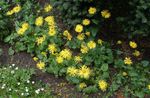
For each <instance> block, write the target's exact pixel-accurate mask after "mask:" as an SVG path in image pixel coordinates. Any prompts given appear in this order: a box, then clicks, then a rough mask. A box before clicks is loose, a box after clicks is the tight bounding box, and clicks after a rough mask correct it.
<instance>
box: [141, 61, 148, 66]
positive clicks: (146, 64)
mask: <svg viewBox="0 0 150 98" xmlns="http://www.w3.org/2000/svg"><path fill="white" fill-rule="evenodd" d="M141 63H142V65H143V66H144V67H147V66H148V65H149V61H146V60H143V61H141Z"/></svg>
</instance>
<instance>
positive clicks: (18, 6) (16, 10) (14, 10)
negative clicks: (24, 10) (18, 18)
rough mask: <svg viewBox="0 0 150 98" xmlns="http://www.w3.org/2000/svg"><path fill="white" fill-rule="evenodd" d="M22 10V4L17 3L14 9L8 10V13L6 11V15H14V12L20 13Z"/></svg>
mask: <svg viewBox="0 0 150 98" xmlns="http://www.w3.org/2000/svg"><path fill="white" fill-rule="evenodd" d="M20 10H21V6H20V5H17V6H15V7H14V8H13V9H12V10H10V11H8V12H7V13H6V15H8V16H9V15H12V14H14V13H18V12H20Z"/></svg>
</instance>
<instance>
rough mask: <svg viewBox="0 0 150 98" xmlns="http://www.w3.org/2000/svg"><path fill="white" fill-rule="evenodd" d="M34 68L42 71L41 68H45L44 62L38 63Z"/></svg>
mask: <svg viewBox="0 0 150 98" xmlns="http://www.w3.org/2000/svg"><path fill="white" fill-rule="evenodd" d="M36 66H37V68H39V69H43V68H45V63H44V62H41V61H40V62H38V63H37V64H36Z"/></svg>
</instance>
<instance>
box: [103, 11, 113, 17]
mask: <svg viewBox="0 0 150 98" xmlns="http://www.w3.org/2000/svg"><path fill="white" fill-rule="evenodd" d="M101 15H102V17H104V18H110V17H111V13H110V12H109V10H103V11H101Z"/></svg>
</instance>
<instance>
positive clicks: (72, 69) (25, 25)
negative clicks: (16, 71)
mask: <svg viewBox="0 0 150 98" xmlns="http://www.w3.org/2000/svg"><path fill="white" fill-rule="evenodd" d="M116 1H117V0H116ZM39 2H41V1H39ZM39 2H38V1H37V2H36V1H32V0H25V1H15V0H12V1H11V2H7V3H6V1H1V4H2V10H1V13H2V15H3V18H4V19H2V20H1V21H2V22H3V23H5V24H3V23H2V27H3V29H7V28H6V27H5V25H7V24H9V21H8V19H10V20H11V21H12V20H13V21H12V24H13V27H12V29H11V28H9V27H8V28H9V29H8V30H9V31H8V32H11V33H10V34H8V35H7V37H6V38H5V40H4V41H5V42H7V43H9V44H11V45H12V47H11V48H10V49H9V50H10V54H11V55H13V54H14V53H15V52H19V51H27V52H28V53H30V54H31V55H32V56H33V59H34V61H36V62H37V65H36V66H37V68H38V69H40V70H42V71H44V72H48V73H52V74H54V75H56V76H63V77H65V78H66V79H67V80H68V81H69V82H70V83H73V84H75V85H76V87H77V90H78V91H81V92H84V93H95V92H98V91H100V92H101V93H103V96H104V97H109V96H112V95H113V94H114V93H115V92H117V91H118V90H120V91H121V92H123V95H124V96H125V97H127V98H128V97H129V96H132V97H140V98H143V97H144V96H145V95H148V94H150V81H149V80H150V76H149V75H150V74H149V72H150V67H149V65H150V64H149V61H148V60H145V59H140V60H139V58H140V56H141V52H142V51H140V50H139V49H140V47H139V45H138V43H136V42H135V41H134V40H129V41H127V42H126V43H127V44H126V46H127V48H128V50H129V51H124V50H123V49H121V48H120V47H121V46H122V45H123V43H125V42H123V41H122V40H121V39H120V40H118V41H117V42H116V43H115V46H116V48H115V49H113V47H112V43H110V42H107V41H105V40H103V37H102V36H101V33H107V32H103V31H101V29H102V28H103V27H104V26H103V25H105V23H106V24H109V22H112V19H114V20H115V22H116V23H118V24H120V22H125V23H126V21H127V20H129V22H127V24H132V23H133V22H135V24H136V25H135V24H132V25H129V27H126V24H124V25H121V26H122V27H123V29H124V30H122V31H125V32H123V33H122V34H120V36H122V35H123V36H124V38H128V37H130V38H131V36H134V34H135V35H136V34H138V33H137V32H136V31H140V30H141V31H140V32H145V33H141V34H144V35H147V36H148V33H147V32H146V31H147V30H148V28H149V25H148V21H146V23H147V24H146V23H144V25H146V27H145V26H144V27H145V30H142V29H141V28H142V27H140V28H138V26H137V25H138V24H137V23H136V22H137V21H138V22H139V20H137V21H136V20H132V21H133V22H132V21H130V19H132V18H131V17H132V16H131V17H129V18H123V19H122V18H121V17H117V18H114V17H115V15H114V14H113V13H114V12H113V11H114V7H115V4H116V3H114V2H109V3H107V2H104V1H101V2H100V1H99V2H96V1H94V0H90V1H89V0H73V1H66V0H62V1H58V0H54V1H53V2H52V3H51V4H50V3H49V2H45V3H42V4H41V5H40V3H39ZM134 2H138V1H136V0H135V1H133V3H134ZM141 2H143V3H142V4H143V5H145V6H149V5H148V4H149V3H145V2H144V1H142V0H141ZM141 2H140V3H141ZM12 3H13V4H12ZM124 3H127V4H128V3H129V5H132V2H128V1H124V2H123V1H122V2H121V3H119V5H121V4H124ZM33 4H35V5H34V6H33ZM72 4H74V6H73V7H72ZM134 4H135V3H134ZM60 5H62V6H60ZM107 6H108V8H107ZM132 6H135V5H132ZM141 6H142V5H141ZM55 7H58V10H59V11H60V12H61V15H62V16H63V19H62V20H63V21H64V25H66V28H61V27H60V26H59V22H58V23H57V22H56V21H57V20H58V19H60V18H59V17H58V16H56V17H55V14H53V9H55ZM142 7H143V6H142ZM69 8H70V9H69ZM131 8H132V7H131ZM79 9H82V10H79ZM144 9H145V10H149V8H148V7H146V8H145V7H144ZM118 11H119V9H118ZM132 11H134V10H132ZM131 14H133V12H131ZM137 16H139V15H137ZM5 17H7V18H8V19H6V21H5ZM145 17H146V16H145ZM117 19H120V20H117ZM142 19H143V18H142ZM147 19H148V18H147ZM114 20H113V21H114ZM123 20H124V21H123ZM7 21H8V22H7ZM142 21H143V20H142ZM113 25H114V24H112V23H110V24H109V29H110V27H111V26H113ZM132 26H133V27H132ZM142 26H143V25H142ZM131 28H134V29H131ZM138 29H140V30H138ZM127 32H130V34H128V33H127ZM2 34H3V33H2ZM108 34H109V33H108ZM5 36H6V35H5ZM107 36H109V35H107ZM29 76H30V75H29Z"/></svg>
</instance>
